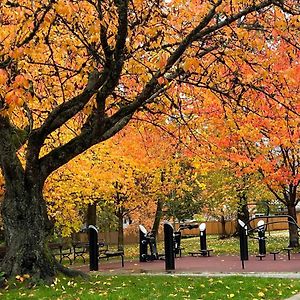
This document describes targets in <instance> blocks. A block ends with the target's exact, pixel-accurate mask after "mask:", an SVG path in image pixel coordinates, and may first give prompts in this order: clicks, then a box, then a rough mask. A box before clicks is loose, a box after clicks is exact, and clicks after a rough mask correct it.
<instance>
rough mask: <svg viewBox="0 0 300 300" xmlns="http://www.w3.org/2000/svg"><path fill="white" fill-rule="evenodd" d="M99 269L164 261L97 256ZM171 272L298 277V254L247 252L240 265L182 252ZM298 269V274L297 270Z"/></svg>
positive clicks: (155, 267)
mask: <svg viewBox="0 0 300 300" xmlns="http://www.w3.org/2000/svg"><path fill="white" fill-rule="evenodd" d="M74 268H76V269H80V270H82V271H84V272H89V266H88V265H81V266H78V265H77V266H74ZM99 271H100V272H104V273H107V272H109V273H115V274H121V273H165V272H166V271H165V261H164V260H155V261H151V262H150V261H149V262H144V263H140V262H139V261H138V260H126V257H125V266H124V268H122V267H121V262H120V260H117V259H114V260H110V261H103V260H101V261H100V263H99ZM173 273H178V274H180V273H190V274H200V273H221V274H222V273H223V274H236V273H240V274H246V273H253V274H260V273H266V274H268V273H270V274H271V273H272V274H284V273H294V275H295V277H298V276H299V277H300V254H292V255H291V260H288V257H287V255H286V253H281V254H279V255H278V256H277V259H276V260H275V261H274V259H273V255H267V256H266V257H264V258H263V259H262V260H260V259H259V258H257V257H255V256H250V257H249V260H248V261H245V268H244V269H242V264H241V261H240V257H239V256H234V255H222V256H215V255H213V256H211V257H191V256H183V257H181V258H176V260H175V271H174V272H173ZM298 273H299V274H298Z"/></svg>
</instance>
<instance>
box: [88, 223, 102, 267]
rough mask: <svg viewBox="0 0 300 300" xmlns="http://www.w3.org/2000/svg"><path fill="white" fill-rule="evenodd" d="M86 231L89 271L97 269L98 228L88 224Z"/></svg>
mask: <svg viewBox="0 0 300 300" xmlns="http://www.w3.org/2000/svg"><path fill="white" fill-rule="evenodd" d="M88 231H89V255H90V271H98V253H99V251H98V229H97V228H96V227H95V226H94V225H89V228H88Z"/></svg>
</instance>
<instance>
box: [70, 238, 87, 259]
mask: <svg viewBox="0 0 300 300" xmlns="http://www.w3.org/2000/svg"><path fill="white" fill-rule="evenodd" d="M72 246H73V261H74V262H75V260H76V258H77V257H81V258H82V260H83V263H85V257H84V254H86V253H88V251H89V243H87V242H73V243H72Z"/></svg>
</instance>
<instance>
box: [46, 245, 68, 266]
mask: <svg viewBox="0 0 300 300" xmlns="http://www.w3.org/2000/svg"><path fill="white" fill-rule="evenodd" d="M48 247H49V249H50V250H51V252H52V254H53V255H54V256H58V257H59V262H60V263H61V262H62V261H63V259H64V258H67V259H68V260H69V262H70V265H71V264H72V258H71V256H72V247H71V246H70V245H69V244H68V243H49V244H48Z"/></svg>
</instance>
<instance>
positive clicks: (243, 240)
mask: <svg viewBox="0 0 300 300" xmlns="http://www.w3.org/2000/svg"><path fill="white" fill-rule="evenodd" d="M238 223H239V236H240V258H241V261H242V267H243V269H244V261H245V260H248V259H249V256H248V234H247V226H246V225H245V223H244V222H243V221H242V220H238Z"/></svg>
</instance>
